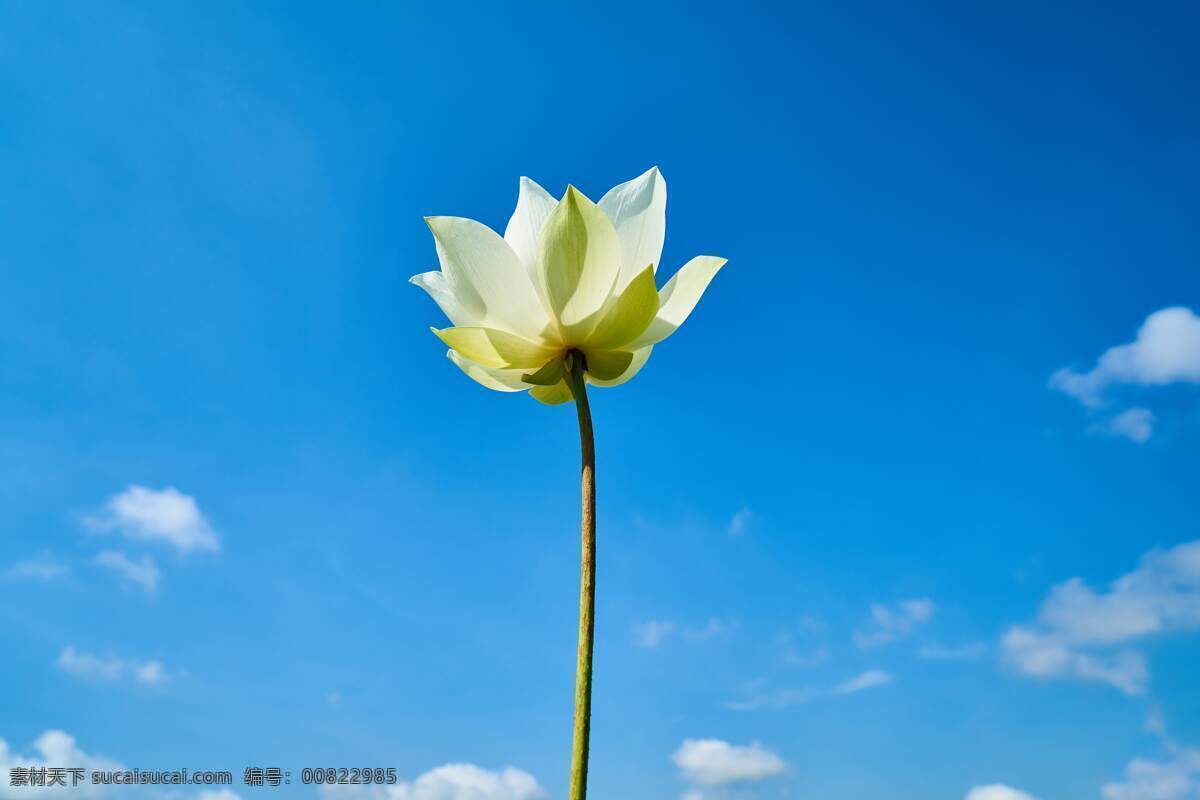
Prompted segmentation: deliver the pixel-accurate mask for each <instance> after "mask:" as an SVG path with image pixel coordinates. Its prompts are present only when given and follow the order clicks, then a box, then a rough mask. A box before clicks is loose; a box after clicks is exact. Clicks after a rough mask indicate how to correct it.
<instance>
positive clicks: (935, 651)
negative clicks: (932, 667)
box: [917, 642, 988, 661]
mask: <svg viewBox="0 0 1200 800" xmlns="http://www.w3.org/2000/svg"><path fill="white" fill-rule="evenodd" d="M987 649H988V646H987V644H986V643H984V642H967V643H965V644H959V645H943V644H939V643H937V642H929V643H928V644H923V645H921V646H920V647H919V648H917V658H923V659H925V660H927V661H971V660H972V659H976V658H979V657H981V656H982V655H983V654H984V653H986V652H987Z"/></svg>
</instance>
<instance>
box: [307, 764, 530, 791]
mask: <svg viewBox="0 0 1200 800" xmlns="http://www.w3.org/2000/svg"><path fill="white" fill-rule="evenodd" d="M320 791H321V797H323V798H328V800H468V798H469V800H545V798H546V797H548V795H547V794H546V790H545V789H543V788H542V787H541V785H539V784H538V782H537V780H536V779H535V778H534V777H533V776H532V775H530V774H529V773H528V772H524V771H523V770H519V769H517V768H515V767H504V768H503V769H500V770H496V771H492V770H487V769H484V768H482V767H477V766H475V765H474V764H445V765H443V766H440V767H438V768H436V769H432V770H430V771H429V772H426V773H425V774H423V775H421V776H420V777H418V778H417V779H416V780H414V781H412V782H411V783H399V784H396V785H394V786H349V785H336V784H334V785H327V786H322V787H321V790H320Z"/></svg>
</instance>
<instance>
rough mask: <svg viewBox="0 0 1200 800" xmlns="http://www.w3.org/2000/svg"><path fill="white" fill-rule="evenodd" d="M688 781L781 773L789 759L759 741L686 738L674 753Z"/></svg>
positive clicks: (724, 780)
mask: <svg viewBox="0 0 1200 800" xmlns="http://www.w3.org/2000/svg"><path fill="white" fill-rule="evenodd" d="M671 760H672V761H674V762H675V766H677V767H679V772H680V774H681V775H682V776H683V778H684V779H685V780H686V781H688V783H692V784H695V785H696V786H701V787H709V786H722V785H725V784H729V783H742V782H747V781H761V780H763V779H765V778H770V777H772V776H773V775H779V774H780V773H782V772H784V771H785V770H786V769H787V763H786V762H784V760H783V759H782V758H780V757H779V756H777V755H775V754H774V753H772V752H771V751H769V750H767V749H765V748H764V747H763V746H762V745H761V744H759V743H758V742H753V743H751V744H749V745H743V746H739V745H732V744H729V742H723V741H721V740H720V739H687V740H685V741H684V743H683V744H681V745H680V746H679V749H678V750H676V751H675V753H674V755H672V756H671Z"/></svg>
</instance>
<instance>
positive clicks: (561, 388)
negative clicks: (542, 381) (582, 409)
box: [529, 380, 575, 406]
mask: <svg viewBox="0 0 1200 800" xmlns="http://www.w3.org/2000/svg"><path fill="white" fill-rule="evenodd" d="M529 394H531V395H533V397H534V399H535V400H537V401H538V402H539V403H545V404H546V405H548V406H557V405H560V404H562V403H569V402H571V401H572V400H574V399H575V398H574V397H573V396H572V395H571V387H569V386H567V382H566V381H563V380H560V381H559V382H558V383H556V384H554V385H553V386H534V387H533V388H532V389H530V390H529Z"/></svg>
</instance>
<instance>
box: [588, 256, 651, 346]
mask: <svg viewBox="0 0 1200 800" xmlns="http://www.w3.org/2000/svg"><path fill="white" fill-rule="evenodd" d="M658 305H659V300H658V289H656V288H655V286H654V267H652V266H648V267H646V268H645V269H644V270H642V271H641V272H639V273H638V274H637V276H636V277H635V278H634V279H633V280H632V281H631V282H630V284H629V285H628V286H627V287H625V291H623V292H621V295H620V296H619V297H617V298H616V299H615V301H614V302H612V303H611V304H610V305H609V309H608V311H606V312H605V314H604V316H603V318H601V320H600V322H598V323H597V324H596V329H595V330H594V331H592V333H591V334H590V335H589V336H588V338H587V346H588V347H598V348H602V349H613V348H618V347H623V346H624V345H627V344H629V343H630V342H632V341H633V340H635V339H637V338H638V337H639V336H641V335H642V334H643V333H645V331H646V328H647V327H648V326H649V325H650V323H651V322H652V321H653V320H654V317H655V315H656V314H657V313H658Z"/></svg>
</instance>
